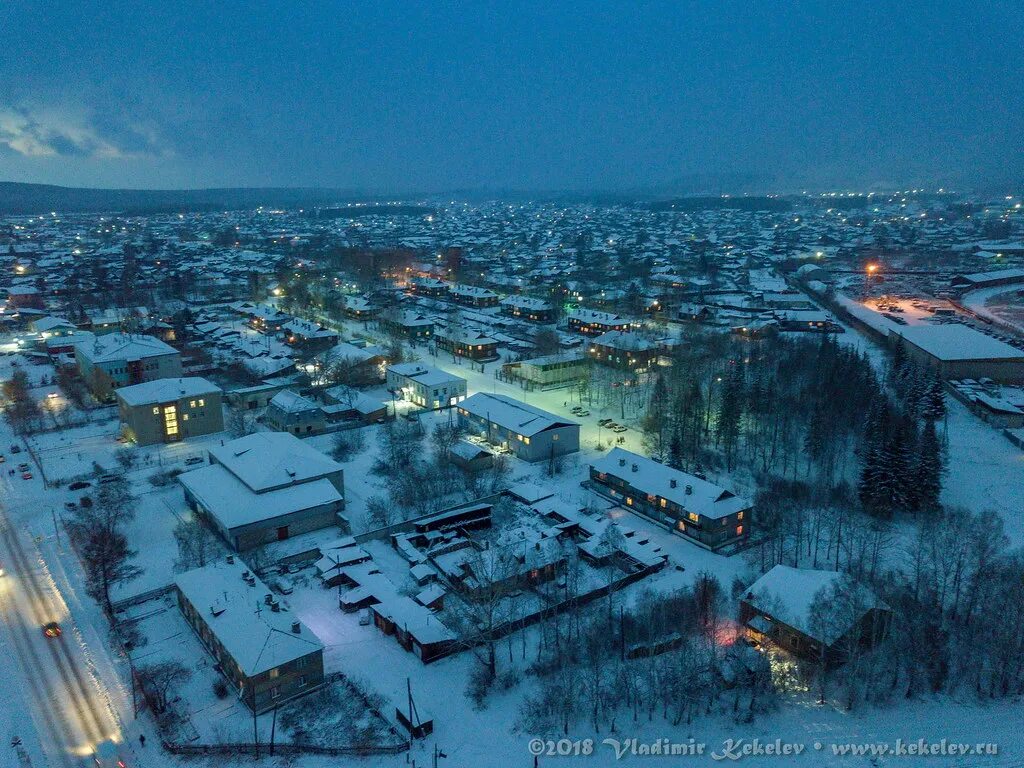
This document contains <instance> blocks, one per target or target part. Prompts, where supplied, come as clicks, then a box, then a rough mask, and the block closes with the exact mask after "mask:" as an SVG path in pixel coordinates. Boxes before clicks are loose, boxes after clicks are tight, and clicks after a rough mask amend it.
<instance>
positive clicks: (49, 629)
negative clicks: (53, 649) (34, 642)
mask: <svg viewBox="0 0 1024 768" xmlns="http://www.w3.org/2000/svg"><path fill="white" fill-rule="evenodd" d="M60 632H61V630H60V624H58V623H57V622H56V621H51V622H50V623H49V624H44V625H43V634H44V635H46V636H47V637H60Z"/></svg>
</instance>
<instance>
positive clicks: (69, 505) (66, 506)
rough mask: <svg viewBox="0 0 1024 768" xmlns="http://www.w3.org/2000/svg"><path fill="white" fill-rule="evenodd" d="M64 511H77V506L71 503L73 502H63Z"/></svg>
mask: <svg viewBox="0 0 1024 768" xmlns="http://www.w3.org/2000/svg"><path fill="white" fill-rule="evenodd" d="M64 509H66V510H68V511H71V510H74V509H78V505H77V504H76V503H75V502H73V501H65V502H64Z"/></svg>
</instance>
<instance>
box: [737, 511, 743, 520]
mask: <svg viewBox="0 0 1024 768" xmlns="http://www.w3.org/2000/svg"><path fill="white" fill-rule="evenodd" d="M736 519H737V520H742V519H743V513H742V512H737V513H736Z"/></svg>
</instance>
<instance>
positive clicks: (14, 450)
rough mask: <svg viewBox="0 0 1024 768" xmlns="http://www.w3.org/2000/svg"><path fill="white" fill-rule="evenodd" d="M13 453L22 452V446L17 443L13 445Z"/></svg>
mask: <svg viewBox="0 0 1024 768" xmlns="http://www.w3.org/2000/svg"><path fill="white" fill-rule="evenodd" d="M11 453H21V446H20V445H17V444H15V445H12V446H11Z"/></svg>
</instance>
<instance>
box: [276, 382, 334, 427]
mask: <svg viewBox="0 0 1024 768" xmlns="http://www.w3.org/2000/svg"><path fill="white" fill-rule="evenodd" d="M263 418H264V421H265V422H266V424H267V426H268V427H270V428H271V429H274V430H277V431H278V432H291V433H292V434H293V435H297V436H299V437H305V436H307V435H319V434H320V433H321V432H323V431H324V430H325V429H326V428H327V415H326V414H325V413H324V410H323V408H322V407H321V406H320V404H319V403H317V402H314V401H313V400H310V399H309V398H308V397H303V396H302V395H300V394H299V393H298V392H292V391H291V390H290V389H283V390H281V391H280V392H278V393H277V394H276V395H274V397H273V398H271V400H270V404H269V405H268V406H267V412H266V413H265V414H264V417H263Z"/></svg>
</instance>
